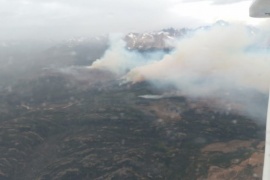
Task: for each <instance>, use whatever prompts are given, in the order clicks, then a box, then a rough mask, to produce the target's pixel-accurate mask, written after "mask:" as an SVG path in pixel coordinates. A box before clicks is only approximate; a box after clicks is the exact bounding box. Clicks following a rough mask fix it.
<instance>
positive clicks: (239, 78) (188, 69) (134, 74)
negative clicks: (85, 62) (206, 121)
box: [92, 24, 270, 123]
mask: <svg viewBox="0 0 270 180" xmlns="http://www.w3.org/2000/svg"><path fill="white" fill-rule="evenodd" d="M268 30H270V28H269V26H267V25H264V26H261V27H258V28H257V29H252V28H250V27H248V26H245V25H243V24H230V25H225V26H224V25H223V26H222V25H215V26H213V27H211V28H210V29H207V30H200V31H197V32H195V33H194V34H193V35H192V36H189V37H186V38H183V39H181V40H180V41H179V43H178V44H177V46H176V48H175V50H174V52H172V53H171V54H167V55H165V56H164V57H163V58H162V59H160V60H159V59H157V60H151V61H149V60H145V61H144V60H143V59H138V55H137V54H136V53H133V52H128V51H126V50H123V48H122V49H119V48H111V49H110V50H109V51H108V52H107V53H106V54H105V56H104V58H103V59H101V60H98V61H96V62H95V63H94V64H93V66H92V68H100V67H106V69H107V70H110V71H113V72H117V73H119V70H120V72H121V74H124V73H126V72H127V69H128V72H127V73H126V74H125V75H124V78H125V79H126V80H127V81H129V82H132V83H137V82H140V81H150V82H152V83H154V84H157V85H158V86H160V85H163V86H167V85H173V86H174V87H176V88H177V89H179V91H180V92H181V94H182V95H185V96H187V97H190V98H204V99H212V100H213V99H215V101H216V102H217V104H215V105H214V106H217V107H219V108H221V109H223V110H226V111H227V110H228V109H229V110H230V111H231V109H237V110H235V111H237V112H239V113H241V114H243V115H248V116H249V117H251V118H253V119H255V120H259V121H260V122H261V123H263V122H264V121H265V115H266V105H267V98H266V97H267V93H268V88H269V84H270V50H269V46H270V42H269V40H270V38H269V35H267V31H268ZM268 32H269V31H268ZM117 47H119V46H117ZM116 55H117V56H116ZM119 55H120V56H119ZM136 58H137V59H136ZM116 64H117V65H116ZM101 65H102V66H101ZM123 65H124V66H125V68H124V69H125V70H126V71H123ZM126 67H128V68H126ZM228 107H229V108H228Z"/></svg>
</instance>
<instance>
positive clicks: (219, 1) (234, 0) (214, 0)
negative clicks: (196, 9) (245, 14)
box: [183, 0, 251, 4]
mask: <svg viewBox="0 0 270 180" xmlns="http://www.w3.org/2000/svg"><path fill="white" fill-rule="evenodd" d="M202 1H208V2H211V3H212V4H232V3H238V2H242V1H251V0H184V1H183V2H202Z"/></svg>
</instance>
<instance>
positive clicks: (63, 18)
mask: <svg viewBox="0 0 270 180" xmlns="http://www.w3.org/2000/svg"><path fill="white" fill-rule="evenodd" d="M0 3H1V7H0V17H1V18H0V28H1V33H0V39H2V40H3V39H49V40H51V39H53V40H56V39H64V38H68V37H71V36H93V35H103V34H108V33H127V32H142V31H152V30H159V29H162V28H167V27H175V28H181V27H195V26H198V25H204V24H208V23H213V22H214V21H216V20H219V19H224V20H230V21H231V20H233V21H246V22H248V23H258V22H260V21H259V20H256V21H254V20H252V19H251V18H249V17H248V7H249V5H250V3H251V1H249V0H246V1H243V0H230V1H224V0H212V1H206V0H201V1H199V0H197V1H185V0H182V1H181V0H178V1H177V0H156V1H155V2H154V3H153V1H145V0H129V1H125V0H114V1H109V0H99V1H87V0H76V1H75V0H0Z"/></svg>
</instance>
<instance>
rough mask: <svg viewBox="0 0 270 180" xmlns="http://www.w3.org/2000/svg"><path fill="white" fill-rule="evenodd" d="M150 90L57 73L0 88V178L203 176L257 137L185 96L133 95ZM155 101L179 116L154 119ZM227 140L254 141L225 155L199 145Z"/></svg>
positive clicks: (243, 152)
mask: <svg viewBox="0 0 270 180" xmlns="http://www.w3.org/2000/svg"><path fill="white" fill-rule="evenodd" d="M86 84H87V85H86ZM151 93H154V94H155V93H157V90H155V89H153V88H152V87H151V85H149V84H147V83H141V84H137V85H123V86H119V85H118V82H115V81H113V80H111V79H109V78H108V79H106V81H105V80H104V81H103V82H95V83H91V82H85V81H83V82H79V81H78V82H76V81H75V80H70V79H68V78H66V77H63V76H62V75H59V74H54V75H42V76H39V77H36V78H33V79H31V80H27V81H26V80H25V81H22V82H20V83H17V84H16V85H14V86H12V87H10V88H8V89H7V90H3V91H2V92H1V95H0V102H1V103H0V106H1V108H0V116H1V122H0V134H1V135H0V179H1V180H2V179H3V180H5V179H6V180H31V179H33V180H34V179H37V180H86V179H89V180H92V179H95V180H104V179H112V180H124V179H127V180H133V179H134V180H135V179H154V180H158V179H168V180H174V179H175V180H178V179H184V180H185V179H186V180H193V179H200V178H202V179H203V178H204V179H206V178H207V176H208V169H209V167H210V166H213V165H214V166H218V167H222V168H228V167H231V166H232V160H234V159H239V162H238V163H240V162H241V161H243V160H245V159H247V158H249V157H250V155H251V154H252V153H254V152H256V151H257V149H256V146H257V144H258V143H259V142H260V141H262V140H263V138H262V137H263V136H261V135H258V134H259V132H260V128H259V127H258V126H257V125H256V124H255V123H254V122H253V121H251V120H250V119H248V118H246V117H241V116H238V115H234V114H225V113H221V112H215V111H214V110H212V109H211V108H209V107H204V108H201V107H200V108H199V107H192V106H191V105H190V103H189V101H188V100H187V99H185V98H184V97H174V98H173V97H170V98H163V99H159V100H150V99H142V98H138V96H139V95H144V94H151ZM162 103H167V104H169V105H170V106H173V107H178V108H180V109H181V112H177V113H179V114H181V118H174V119H173V120H172V119H171V118H170V117H167V118H166V117H165V118H164V117H162V119H161V117H159V114H158V112H156V111H154V110H151V108H150V106H155V105H157V104H162ZM193 103H194V102H193ZM236 120H237V123H235V122H236ZM233 122H234V123H233ZM231 140H240V141H241V140H248V141H249V140H250V141H251V140H252V141H253V142H254V143H253V144H252V147H249V148H246V149H245V148H240V149H236V150H235V151H233V152H228V153H224V152H213V153H210V154H205V153H203V152H202V151H201V149H202V148H203V147H205V146H206V145H208V144H212V143H216V142H229V141H231ZM234 164H235V163H234ZM236 164H237V163H236ZM251 175H252V174H251ZM249 176H250V173H249ZM236 179H237V178H236ZM254 179H255V178H254Z"/></svg>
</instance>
